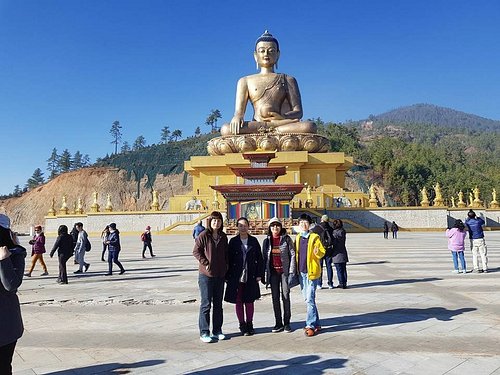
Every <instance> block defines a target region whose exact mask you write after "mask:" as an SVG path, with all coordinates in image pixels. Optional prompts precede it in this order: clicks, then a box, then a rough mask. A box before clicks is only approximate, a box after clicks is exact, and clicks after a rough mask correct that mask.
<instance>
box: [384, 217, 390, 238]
mask: <svg viewBox="0 0 500 375" xmlns="http://www.w3.org/2000/svg"><path fill="white" fill-rule="evenodd" d="M384 238H385V239H386V240H387V239H388V238H389V222H388V221H384Z"/></svg>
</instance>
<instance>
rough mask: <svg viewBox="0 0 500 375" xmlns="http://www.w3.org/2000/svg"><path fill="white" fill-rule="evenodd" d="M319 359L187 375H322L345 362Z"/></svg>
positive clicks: (261, 363)
mask: <svg viewBox="0 0 500 375" xmlns="http://www.w3.org/2000/svg"><path fill="white" fill-rule="evenodd" d="M319 359H320V357H319V356H317V355H307V356H300V357H293V358H290V359H285V360H261V361H250V362H242V363H238V364H234V365H225V366H220V367H215V368H210V369H207V368H204V369H200V370H198V371H194V372H187V373H186V374H189V375H197V374H199V375H201V374H203V375H221V374H231V375H232V374H259V375H263V374H273V375H275V374H323V373H324V371H325V370H331V369H335V368H337V369H338V368H342V367H344V364H345V363H346V362H347V359H344V358H334V359H326V360H322V361H320V362H316V361H318V360H319Z"/></svg>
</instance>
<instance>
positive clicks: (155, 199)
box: [151, 189, 160, 211]
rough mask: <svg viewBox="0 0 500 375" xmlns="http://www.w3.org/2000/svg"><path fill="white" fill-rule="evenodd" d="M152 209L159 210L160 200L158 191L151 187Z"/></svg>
mask: <svg viewBox="0 0 500 375" xmlns="http://www.w3.org/2000/svg"><path fill="white" fill-rule="evenodd" d="M151 210H152V211H160V202H159V201H158V192H157V191H156V190H155V189H153V203H151Z"/></svg>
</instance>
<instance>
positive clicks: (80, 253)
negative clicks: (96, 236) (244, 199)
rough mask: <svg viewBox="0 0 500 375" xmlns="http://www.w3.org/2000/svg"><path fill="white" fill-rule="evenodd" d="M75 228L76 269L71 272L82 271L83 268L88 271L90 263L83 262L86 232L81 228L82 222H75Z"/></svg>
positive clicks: (86, 243) (85, 249) (86, 242)
mask: <svg viewBox="0 0 500 375" xmlns="http://www.w3.org/2000/svg"><path fill="white" fill-rule="evenodd" d="M76 229H77V230H78V239H77V240H76V245H75V259H76V260H77V261H78V269H77V270H76V271H75V272H73V273H76V274H78V273H82V272H83V269H84V268H85V272H87V271H88V269H89V267H90V264H89V263H87V262H85V252H86V251H87V247H88V242H89V238H88V235H87V232H86V231H85V230H84V229H83V223H76Z"/></svg>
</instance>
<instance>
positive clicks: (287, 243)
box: [262, 217, 297, 333]
mask: <svg viewBox="0 0 500 375" xmlns="http://www.w3.org/2000/svg"><path fill="white" fill-rule="evenodd" d="M262 253H263V254H262V255H263V257H264V279H263V280H262V281H263V283H264V285H265V286H266V288H267V287H268V286H271V297H272V301H273V311H274V319H275V322H276V324H275V325H274V327H273V329H272V330H271V332H274V333H276V332H282V331H285V332H292V329H291V327H290V319H291V316H292V310H291V306H290V285H289V283H288V279H289V278H290V277H293V276H294V275H296V273H297V263H296V262H295V246H294V244H293V241H292V239H291V238H290V236H289V235H288V234H287V233H286V229H285V228H283V226H282V224H281V221H280V220H279V219H278V218H277V217H274V218H272V219H271V220H269V223H268V230H267V237H266V238H265V239H264V242H263V243H262ZM280 297H281V298H280ZM281 301H283V315H282V314H281Z"/></svg>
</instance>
